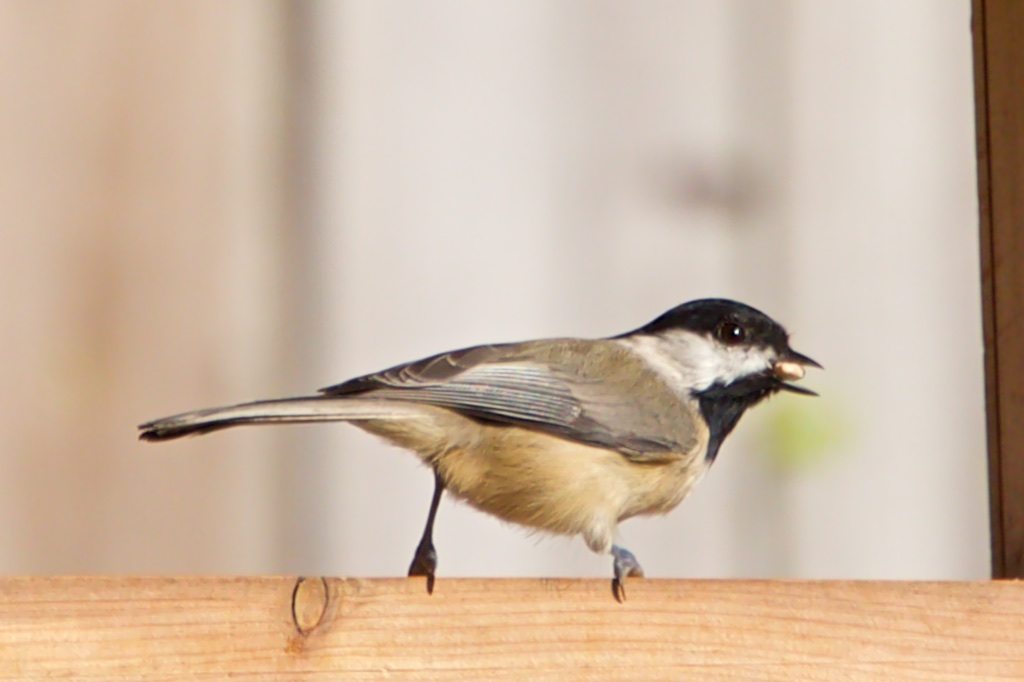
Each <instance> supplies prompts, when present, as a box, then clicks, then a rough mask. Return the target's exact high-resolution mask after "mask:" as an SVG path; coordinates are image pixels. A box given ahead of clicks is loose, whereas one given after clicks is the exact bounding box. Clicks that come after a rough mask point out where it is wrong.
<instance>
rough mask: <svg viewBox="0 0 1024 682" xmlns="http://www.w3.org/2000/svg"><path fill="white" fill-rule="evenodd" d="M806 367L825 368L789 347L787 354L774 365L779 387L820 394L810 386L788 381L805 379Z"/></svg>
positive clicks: (807, 393)
mask: <svg viewBox="0 0 1024 682" xmlns="http://www.w3.org/2000/svg"><path fill="white" fill-rule="evenodd" d="M804 367H817V368H818V369H824V368H823V367H822V366H821V365H820V364H819V363H818V362H817V361H815V360H812V359H811V358H809V357H807V356H806V355H804V354H803V353H797V352H796V351H795V350H792V349H789V350H787V351H786V354H785V355H783V356H782V357H780V358H779V359H778V360H776V361H775V364H774V365H773V366H772V374H774V375H775V378H776V379H778V380H779V388H781V389H783V390H785V391H790V392H791V393H800V394H802V395H818V394H817V393H815V392H814V391H812V390H810V389H809V388H804V387H803V386H796V385H794V384H790V383H787V382H790V381H799V380H800V379H803V378H804Z"/></svg>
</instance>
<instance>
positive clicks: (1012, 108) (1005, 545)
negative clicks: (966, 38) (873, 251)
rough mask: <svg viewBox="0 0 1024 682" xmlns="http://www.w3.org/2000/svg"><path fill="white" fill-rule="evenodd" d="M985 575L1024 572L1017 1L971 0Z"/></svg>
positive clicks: (1022, 169)
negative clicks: (987, 505)
mask: <svg viewBox="0 0 1024 682" xmlns="http://www.w3.org/2000/svg"><path fill="white" fill-rule="evenodd" d="M973 31H974V81H975V110H976V120H977V145H978V196H979V206H980V212H981V280H982V281H981V285H982V312H983V324H984V334H985V383H986V403H987V416H988V450H989V490H990V500H991V528H992V573H993V575H994V576H995V577H999V578H1003V577H1016V578H1020V577H1024V392H1022V391H1021V389H1020V387H1021V386H1024V344H1022V343H1021V342H1020V332H1021V320H1024V267H1021V265H1022V260H1024V229H1022V226H1024V193H1022V192H1021V187H1024V88H1022V87H1021V83H1022V82H1024V3H1022V2H1019V1H1018V0H974V4H973Z"/></svg>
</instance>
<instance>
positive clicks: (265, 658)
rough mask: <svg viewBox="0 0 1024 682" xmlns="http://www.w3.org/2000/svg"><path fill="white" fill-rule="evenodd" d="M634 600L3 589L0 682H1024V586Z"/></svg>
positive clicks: (504, 586)
mask: <svg viewBox="0 0 1024 682" xmlns="http://www.w3.org/2000/svg"><path fill="white" fill-rule="evenodd" d="M628 587H629V598H628V600H627V602H626V603H625V604H623V605H620V604H617V603H616V602H615V601H614V600H613V599H612V598H611V594H610V589H609V583H608V581H604V580H562V579H558V580H544V579H536V580H518V579H517V580H473V579H465V580H438V582H437V587H436V590H435V593H434V595H433V596H428V595H427V594H426V593H425V592H424V589H423V582H422V580H421V579H410V580H406V579H381V580H354V579H333V578H330V579H320V578H312V579H305V580H303V581H302V582H301V584H299V582H298V580H297V579H296V578H288V577H271V578H112V577H87V578H78V577H65V578H7V579H0V679H19V680H20V679H40V678H43V677H49V676H55V677H70V678H73V679H103V680H128V679H131V680H179V679H223V678H226V677H229V676H235V677H237V678H239V679H260V680H327V679H330V680H334V679H355V680H368V679H401V680H481V679H486V680H524V679H529V680H573V679H579V680H587V679H637V680H679V679H699V680H837V679H841V680H868V679H878V680H894V679H899V680H968V679H986V680H993V679H1007V680H1009V679H1024V583H1014V582H984V583H982V582H979V583H910V582H774V581H686V580H639V579H638V580H634V581H632V582H631V583H630V584H629V586H628ZM293 600H294V601H293ZM297 623H299V624H301V627H300V626H299V625H297Z"/></svg>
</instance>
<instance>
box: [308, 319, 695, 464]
mask: <svg viewBox="0 0 1024 682" xmlns="http://www.w3.org/2000/svg"><path fill="white" fill-rule="evenodd" d="M638 362H641V361H640V360H639V358H637V357H636V356H635V355H633V354H632V353H630V352H629V351H628V349H626V348H625V347H623V346H621V345H620V344H616V343H615V342H614V341H612V340H600V341H579V340H574V339H552V340H545V341H531V342H525V343H518V344H503V345H492V346H474V347H472V348H466V349H462V350H458V351H452V352H449V353H442V354H439V355H433V356H430V357H427V358H424V359H422V360H418V361H415V362H411V363H408V364H404V365H397V366H395V367H391V368H388V369H385V370H383V371H381V372H377V373H375V374H368V375H365V376H361V377H357V378H355V379H351V380H349V381H346V382H345V383H342V384H338V385H335V386H329V387H327V388H324V389H322V391H321V392H322V393H325V394H327V395H337V396H349V395H351V396H356V395H358V396H359V397H360V398H370V399H381V400H393V401H399V402H403V401H405V402H419V403H427V404H430V405H436V406H439V407H444V408H447V409H451V410H453V411H456V412H459V413H462V414H465V415H467V416H470V417H473V418H475V419H481V420H485V421H491V422H497V423H502V424H513V425H519V426H524V427H527V428H534V429H538V430H541V431H545V432H548V433H552V434H556V435H559V436H561V437H564V438H570V439H573V440H576V441H579V442H583V443H587V444H591V445H598V446H600V447H607V448H611V449H615V450H617V451H619V452H621V453H623V454H624V455H627V456H629V457H633V458H641V459H643V458H656V457H658V456H659V454H661V455H664V454H666V453H680V452H689V451H690V450H691V449H692V448H693V447H695V445H696V440H697V436H696V433H697V430H696V429H695V427H694V424H693V413H692V412H691V411H690V410H689V409H687V407H686V404H685V401H683V400H681V399H680V397H679V396H678V395H677V394H675V393H674V392H673V391H671V389H669V387H667V386H665V385H664V384H663V383H661V382H660V380H658V379H657V377H653V376H651V373H650V372H639V373H638V371H637V370H638V369H641V368H640V367H638V366H637V364H636V363H638ZM637 377H641V379H639V380H638V379H637ZM638 381H639V385H638Z"/></svg>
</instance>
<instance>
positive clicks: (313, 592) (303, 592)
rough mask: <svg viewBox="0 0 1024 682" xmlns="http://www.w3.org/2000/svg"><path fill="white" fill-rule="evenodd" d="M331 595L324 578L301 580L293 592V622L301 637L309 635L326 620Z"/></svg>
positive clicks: (297, 582) (296, 583)
mask: <svg viewBox="0 0 1024 682" xmlns="http://www.w3.org/2000/svg"><path fill="white" fill-rule="evenodd" d="M328 597H329V594H328V590H327V581H326V580H325V579H324V578H299V579H298V580H297V581H296V582H295V589H294V590H293V591H292V620H293V621H294V622H295V629H296V630H298V631H299V634H301V635H308V634H309V633H310V632H312V631H313V630H315V629H316V627H317V626H318V625H320V623H321V622H322V621H323V619H324V613H325V612H326V611H327V600H328Z"/></svg>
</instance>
